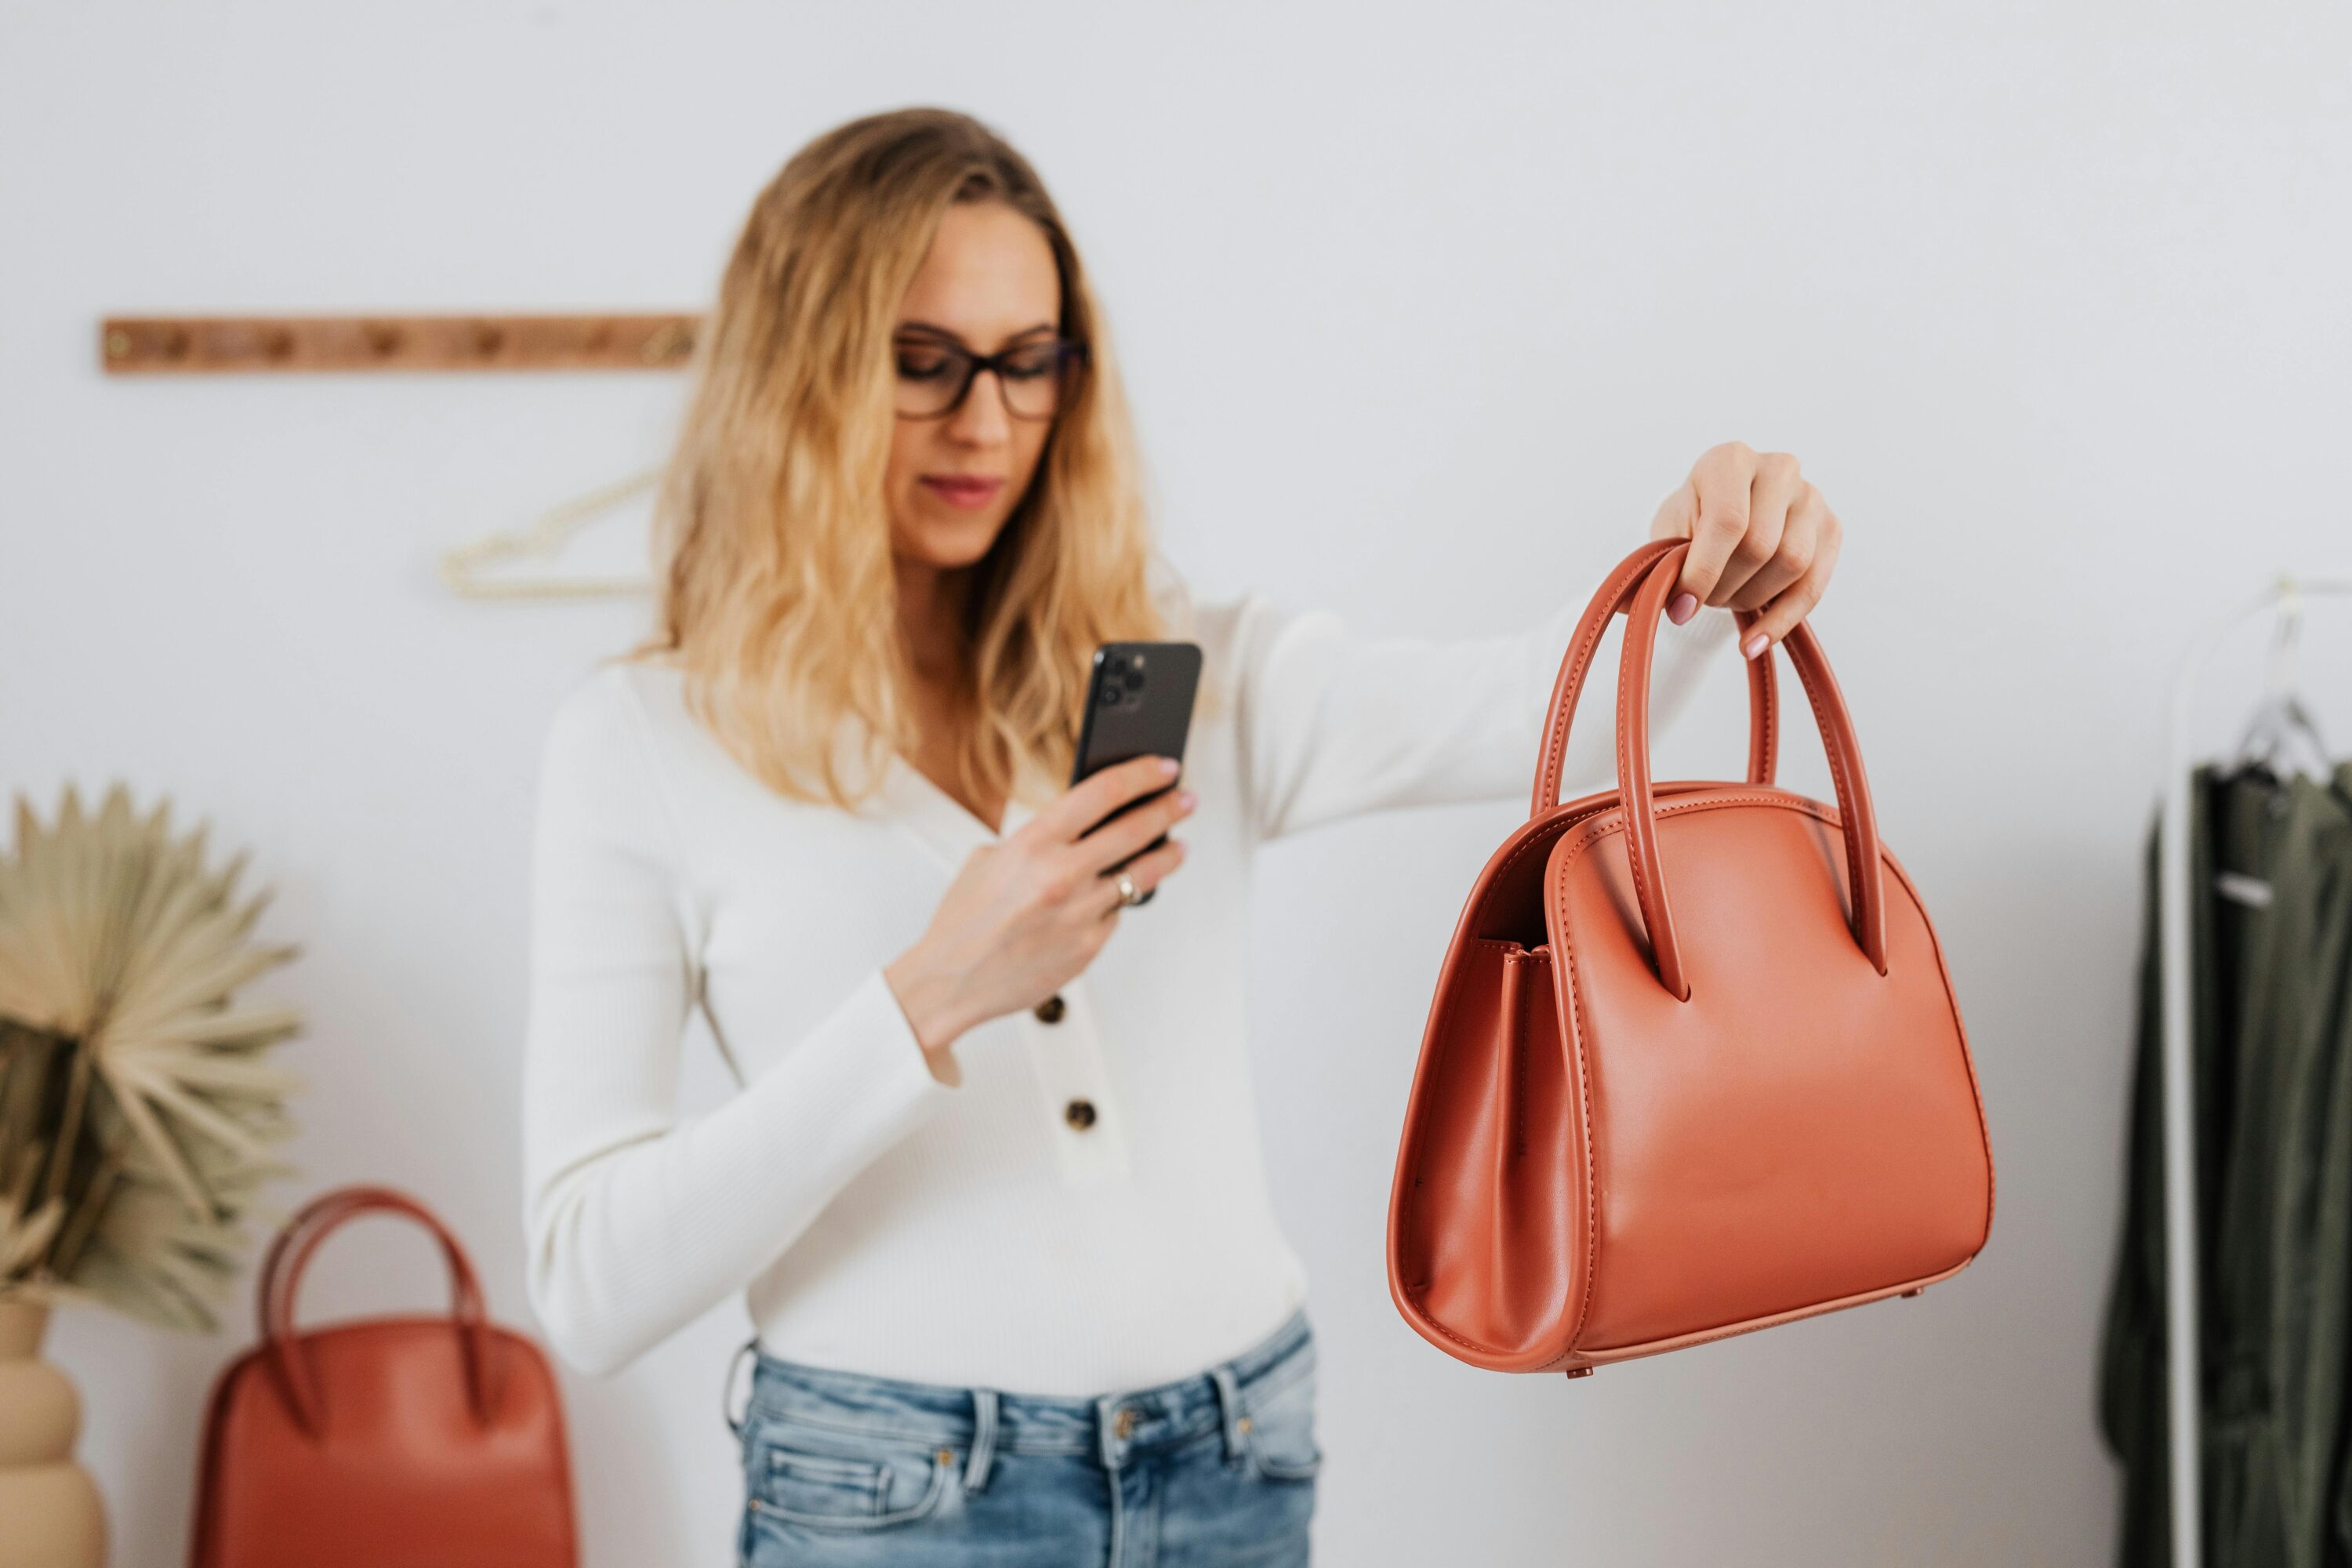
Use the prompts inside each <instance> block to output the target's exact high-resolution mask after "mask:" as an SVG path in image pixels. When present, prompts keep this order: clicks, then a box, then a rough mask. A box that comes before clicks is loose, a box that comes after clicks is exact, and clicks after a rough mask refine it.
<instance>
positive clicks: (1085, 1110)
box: [1062, 1100, 1095, 1132]
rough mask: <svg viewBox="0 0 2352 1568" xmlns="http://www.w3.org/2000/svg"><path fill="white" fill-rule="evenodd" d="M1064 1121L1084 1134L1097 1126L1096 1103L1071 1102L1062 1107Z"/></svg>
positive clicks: (1090, 1101)
mask: <svg viewBox="0 0 2352 1568" xmlns="http://www.w3.org/2000/svg"><path fill="white" fill-rule="evenodd" d="M1062 1120H1063V1121H1066V1122H1068V1123H1069V1124H1070V1125H1071V1126H1073V1127H1075V1128H1076V1129H1078V1130H1079V1131H1082V1132H1083V1131H1086V1130H1087V1128H1089V1127H1092V1126H1093V1125H1094V1124H1095V1102H1094V1101H1093V1100H1072V1101H1070V1103H1069V1104H1067V1105H1066V1106H1064V1107H1062Z"/></svg>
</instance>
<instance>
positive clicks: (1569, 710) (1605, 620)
mask: <svg viewBox="0 0 2352 1568" xmlns="http://www.w3.org/2000/svg"><path fill="white" fill-rule="evenodd" d="M1686 543H1688V541H1686V540H1680V539H1654V540H1652V541H1651V542H1649V543H1647V544H1644V545H1643V546H1642V547H1641V548H1640V549H1638V550H1636V551H1634V552H1633V553H1632V554H1631V555H1628V556H1627V557H1625V559H1624V560H1622V561H1621V562H1619V563H1617V565H1616V567H1615V569H1614V570H1612V572H1611V573H1610V574H1609V575H1608V576H1607V577H1606V578H1605V579H1603V580H1602V582H1601V586H1600V587H1599V588H1598V589H1596V590H1595V591H1594V593H1593V595H1592V601H1591V603H1590V604H1588V605H1585V607H1584V618H1583V619H1582V620H1580V621H1579V622H1578V623H1577V626H1576V636H1575V637H1574V638H1572V639H1571V640H1570V643H1569V645H1568V653H1567V655H1566V657H1565V658H1562V659H1561V660H1560V664H1559V678H1558V679H1556V680H1554V682H1553V683H1552V689H1551V709H1550V711H1549V712H1548V713H1547V714H1546V715H1545V716H1544V746H1543V751H1542V752H1541V754H1540V755H1538V757H1537V759H1536V784H1535V794H1534V797H1533V798H1532V799H1531V800H1530V801H1529V803H1528V819H1529V820H1530V821H1532V820H1533V819H1534V818H1536V817H1538V816H1542V815H1543V814H1544V813H1545V812H1547V811H1549V810H1550V809H1551V808H1552V807H1554V806H1556V805H1559V787H1560V770H1561V768H1562V767H1563V766H1565V765H1566V758H1567V753H1568V729H1569V724H1570V721H1572V720H1573V719H1574V718H1575V717H1576V703H1577V699H1578V698H1579V697H1580V696H1582V695H1583V692H1584V678H1585V677H1586V676H1587V675H1589V674H1591V670H1592V656H1593V654H1594V653H1595V652H1596V651H1598V649H1599V648H1600V647H1601V634H1602V633H1604V632H1606V631H1607V630H1608V629H1609V622H1610V620H1611V618H1612V616H1619V615H1622V614H1625V613H1626V612H1627V611H1628V610H1629V609H1630V608H1631V607H1632V605H1633V595H1634V593H1635V592H1636V591H1637V590H1638V589H1639V588H1640V587H1641V585H1642V584H1643V580H1644V579H1643V573H1644V572H1647V571H1648V570H1649V569H1650V568H1651V567H1652V566H1654V565H1655V564H1656V563H1657V562H1658V561H1659V560H1660V559H1661V558H1662V557H1663V556H1664V555H1665V553H1666V552H1668V551H1670V550H1672V549H1674V548H1675V546H1677V545H1681V544H1686ZM1732 615H1733V618H1734V619H1735V620H1736V621H1737V622H1738V627H1739V629H1740V630H1741V631H1742V632H1745V631H1746V630H1747V629H1748V626H1749V625H1750V624H1752V623H1753V622H1754V621H1755V619H1756V615H1757V613H1756V612H1755V611H1753V610H1735V611H1733V612H1732ZM1619 657H1620V658H1622V657H1623V655H1622V653H1621V654H1620V655H1619ZM1747 664H1748V783H1749V784H1770V783H1771V782H1772V772H1773V761H1774V757H1775V754H1776V752H1777V750H1778V748H1779V744H1780V716H1779V714H1778V713H1777V712H1776V711H1775V710H1774V706H1773V705H1774V702H1775V701H1776V700H1777V694H1776V692H1775V689H1774V688H1773V684H1772V661H1771V660H1770V659H1769V658H1751V659H1748V661H1747Z"/></svg>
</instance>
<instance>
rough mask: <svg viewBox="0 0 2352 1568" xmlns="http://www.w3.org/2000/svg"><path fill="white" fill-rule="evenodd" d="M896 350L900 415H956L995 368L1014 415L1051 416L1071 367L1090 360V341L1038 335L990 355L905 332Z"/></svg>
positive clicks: (1006, 406) (949, 341)
mask: <svg viewBox="0 0 2352 1568" xmlns="http://www.w3.org/2000/svg"><path fill="white" fill-rule="evenodd" d="M893 352H894V353H896V354H897V356H898V416H899V417H900V418H902V419H940V418H944V417H945V416H948V415H950V414H953V413H954V412H955V411H956V410H957V409H959V408H961V407H962V406H963V400H964V397H965V395H966V394H968V393H970V392H971V384H972V382H973V380H974V379H975V378H977V377H978V376H979V374H980V373H981V372H982V371H984V370H992V371H994V372H995V373H996V384H997V385H998V386H999V387H1000V388H1002V389H1003V397H1004V411H1005V412H1006V413H1008V414H1010V415H1012V416H1013V417H1014V418H1016V419H1051V418H1052V417H1053V416H1054V413H1055V410H1056V409H1057V408H1059V407H1060V406H1061V403H1062V395H1063V393H1064V392H1065V391H1066V389H1067V387H1068V386H1069V384H1071V383H1072V382H1073V381H1074V380H1076V377H1075V376H1074V375H1073V374H1072V371H1073V369H1074V368H1075V367H1076V366H1078V365H1082V364H1084V363H1087V345H1086V344H1084V343H1081V342H1072V341H1071V340H1070V339H1068V338H1037V339H1034V340H1033V341H1031V342H1024V343H1015V344H1013V346H1012V347H1011V348H1008V349H1000V350H998V351H997V352H996V353H992V354H976V353H972V352H971V350H970V349H968V348H966V347H964V346H963V345H962V344H961V343H959V342H954V341H953V340H952V339H949V338H940V337H929V336H923V337H917V336H908V335H902V336H900V337H899V338H898V341H897V342H896V343H895V344H894V345H893Z"/></svg>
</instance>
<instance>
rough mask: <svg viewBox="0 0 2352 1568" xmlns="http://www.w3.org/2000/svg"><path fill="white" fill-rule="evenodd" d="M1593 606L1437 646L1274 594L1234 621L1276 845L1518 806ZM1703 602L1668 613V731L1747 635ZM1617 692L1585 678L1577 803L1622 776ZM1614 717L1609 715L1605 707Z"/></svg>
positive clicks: (1251, 775) (1572, 769)
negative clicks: (1384, 818) (1570, 654)
mask: <svg viewBox="0 0 2352 1568" xmlns="http://www.w3.org/2000/svg"><path fill="white" fill-rule="evenodd" d="M1584 607H1585V604H1584V601H1583V600H1581V599H1579V600H1576V601H1574V602H1572V603H1570V604H1565V605H1560V606H1559V608H1558V609H1556V610H1554V611H1553V612H1552V613H1551V614H1550V615H1549V616H1546V617H1545V618H1544V620H1543V621H1542V622H1540V623H1539V624H1538V625H1537V626H1534V627H1532V628H1530V629H1528V630H1525V631H1521V632H1517V633H1507V634H1498V635H1495V636H1489V637H1465V638H1457V639H1453V640H1438V639H1432V638H1426V637H1360V636H1356V635H1353V634H1351V633H1350V632H1349V630H1348V629H1347V627H1346V626H1345V625H1344V624H1343V623H1342V622H1341V621H1340V619H1339V616H1337V615H1336V614H1334V613H1333V612H1331V611H1329V610H1322V609H1318V610H1307V611H1303V612H1286V611H1284V610H1282V609H1280V608H1278V607H1277V606H1276V605H1273V604H1271V603H1270V602H1268V601H1267V600H1266V599H1265V597H1263V596H1262V595H1251V596H1249V597H1248V598H1247V599H1245V600H1244V602H1243V604H1242V605H1241V606H1240V607H1239V609H1238V611H1237V617H1236V624H1235V627H1234V643H1233V647H1234V666H1235V674H1236V685H1237V689H1238V691H1239V694H1240V696H1239V710H1238V711H1237V713H1236V716H1235V722H1236V723H1237V724H1238V725H1239V727H1240V745H1241V749H1242V752H1243V776H1244V786H1245V788H1246V791H1247V793H1248V795H1249V802H1250V814H1251V820H1252V822H1253V824H1254V825H1255V829H1256V833H1257V837H1260V838H1262V839H1270V838H1276V837H1280V836H1281V835H1283V834H1286V833H1296V832H1297V831H1299V830H1300V829H1302V828H1307V827H1312V826H1317V825H1318V824H1321V823H1326V822H1330V821H1333V820H1335V819H1337V818H1339V817H1344V816H1352V815H1354V814H1356V813H1360V812H1367V811H1377V810H1381V809H1383V808H1387V807H1391V806H1406V805H1440V804H1448V803H1454V802H1460V801H1472V800H1492V799H1501V798H1507V797H1509V796H1511V795H1519V794H1522V793H1524V792H1525V791H1526V790H1527V789H1528V786H1529V785H1530V784H1532V783H1533V781H1534V775H1535V761H1536V750H1537V745H1538V740H1539V738H1540V736H1539V732H1540V731H1541V730H1542V727H1543V721H1544V716H1545V712H1546V710H1547V709H1548V707H1549V703H1550V700H1551V689H1552V683H1553V681H1554V679H1556V678H1557V677H1558V675H1559V663H1560V659H1561V657H1562V656H1563V655H1564V654H1565V653H1566V651H1567V648H1568V645H1569V641H1570V638H1571V637H1573V636H1574V635H1575V631H1576V626H1577V622H1578V620H1579V619H1580V617H1581V616H1582V615H1583V613H1584ZM1735 624H1736V623H1735V622H1734V620H1733V617H1732V614H1731V612H1730V611H1729V610H1727V609H1720V608H1712V607H1702V608H1701V609H1700V610H1699V612H1698V614H1696V615H1695V616H1692V617H1691V618H1690V620H1689V621H1688V622H1686V623H1685V624H1684V625H1682V626H1676V625H1675V624H1674V623H1673V622H1671V621H1667V620H1664V619H1661V620H1660V622H1659V625H1658V646H1657V650H1656V654H1655V664H1654V674H1653V678H1652V681H1651V697H1650V710H1651V715H1652V721H1653V723H1654V726H1655V727H1656V729H1658V730H1660V731H1663V730H1664V729H1665V728H1666V727H1667V726H1669V725H1671V724H1672V723H1673V721H1674V720H1675V716H1676V715H1678V714H1679V713H1680V712H1681V711H1682V710H1683V708H1684V707H1685V705H1686V704H1687V703H1688V701H1689V699H1690V696H1691V693H1692V692H1693V690H1695V689H1696V687H1697V685H1698V680H1699V678H1700V677H1701V676H1702V675H1704V674H1705V673H1706V668H1707V666H1708V663H1709V660H1710V659H1711V658H1712V657H1713V655H1714V654H1715V652H1716V650H1717V649H1719V648H1722V647H1728V646H1729V644H1730V643H1731V640H1732V632H1733V630H1734V627H1735ZM1615 701H1616V693H1615V691H1614V689H1605V690H1604V689H1596V686H1595V684H1594V683H1593V682H1591V680H1590V679H1588V681H1587V684H1586V687H1585V691H1584V697H1583V701H1582V704H1581V705H1580V710H1579V714H1578V719H1577V721H1576V722H1575V723H1574V724H1573V725H1572V726H1571V727H1570V733H1569V743H1568V751H1567V753H1566V756H1565V757H1564V759H1563V776H1562V789H1563V792H1564V798H1565V797H1570V796H1574V795H1579V794H1584V793H1589V792H1590V791H1591V790H1593V789H1597V788H1600V787H1601V786H1602V785H1603V784H1606V783H1607V782H1608V781H1609V780H1611V779H1613V778H1614V777H1615V776H1616V756H1615V752H1614V745H1615V733H1614V726H1613V724H1612V723H1611V722H1610V721H1609V720H1608V718H1607V710H1610V709H1612V708H1613V705H1614V703H1615ZM1596 704H1598V705H1600V710H1601V715H1600V717H1598V718H1596V716H1595V711H1596V709H1595V705H1596Z"/></svg>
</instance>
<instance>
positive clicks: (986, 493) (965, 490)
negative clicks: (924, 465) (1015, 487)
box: [923, 474, 1004, 509]
mask: <svg viewBox="0 0 2352 1568" xmlns="http://www.w3.org/2000/svg"><path fill="white" fill-rule="evenodd" d="M923 483H924V484H926V485H929V487H930V489H931V493H932V494H934V495H936V496H938V497H940V499H941V500H945V501H946V502H948V504H949V505H950V506H961V507H970V508H975V509H977V508H980V507H983V506H986V505H987V504H988V503H989V502H990V501H992V500H995V499H996V492H997V491H998V490H1001V489H1003V488H1004V481H1003V479H958V478H956V477H954V476H952V475H948V474H925V475H924V476H923Z"/></svg>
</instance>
